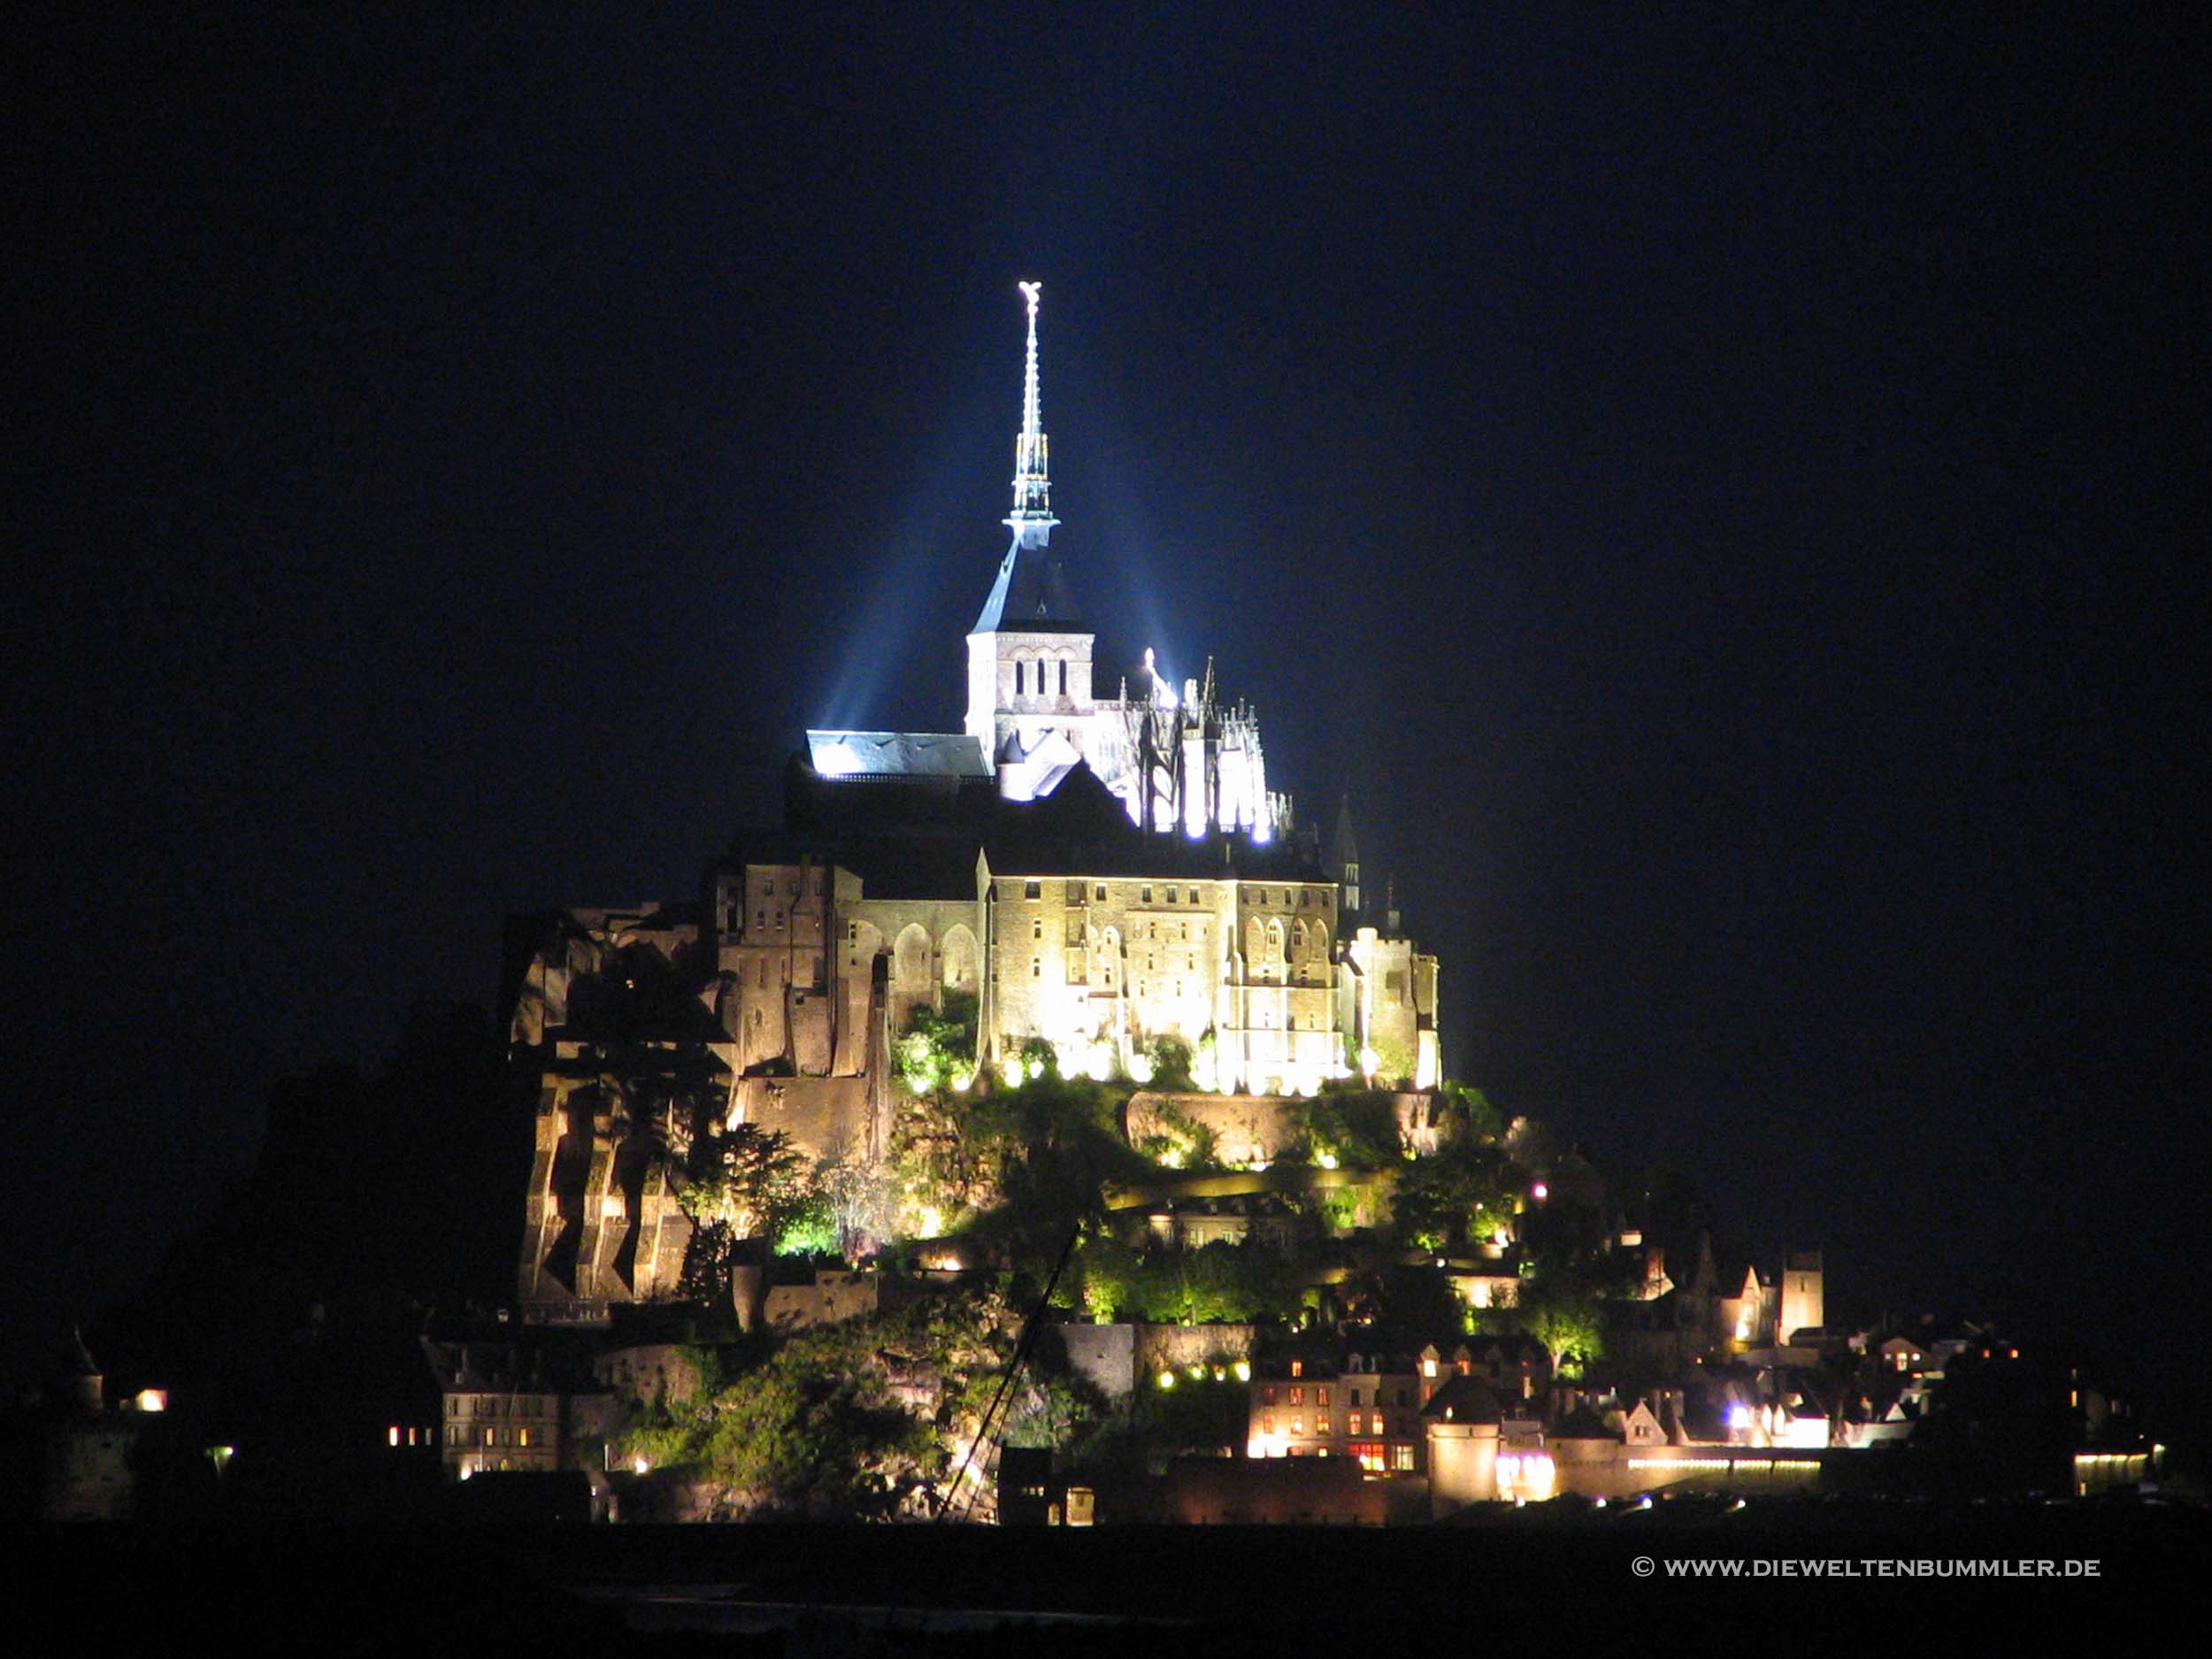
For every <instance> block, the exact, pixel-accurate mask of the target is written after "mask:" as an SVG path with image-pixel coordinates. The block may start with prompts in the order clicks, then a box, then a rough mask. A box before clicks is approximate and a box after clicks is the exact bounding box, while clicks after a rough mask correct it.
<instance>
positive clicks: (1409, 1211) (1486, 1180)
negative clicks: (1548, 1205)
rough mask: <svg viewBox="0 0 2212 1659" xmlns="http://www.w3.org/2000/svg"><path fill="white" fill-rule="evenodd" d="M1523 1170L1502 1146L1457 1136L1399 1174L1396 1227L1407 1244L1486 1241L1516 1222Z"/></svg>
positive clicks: (1438, 1247) (1393, 1205) (1393, 1201)
mask: <svg viewBox="0 0 2212 1659" xmlns="http://www.w3.org/2000/svg"><path fill="white" fill-rule="evenodd" d="M1521 1182H1522V1173H1521V1171H1520V1170H1519V1169H1518V1168H1517V1166H1516V1165H1515V1164H1514V1163H1513V1161H1512V1160H1511V1159H1510V1158H1509V1157H1507V1156H1505V1154H1504V1152H1503V1151H1502V1150H1501V1149H1500V1148H1497V1147H1495V1146H1493V1145H1488V1144H1486V1143H1484V1142H1482V1141H1477V1140H1474V1139H1471V1138H1467V1137H1463V1136H1458V1135H1454V1136H1451V1137H1449V1138H1448V1139H1447V1140H1446V1141H1445V1142H1444V1144H1443V1145H1442V1146H1441V1147H1440V1148H1437V1150H1435V1151H1434V1152H1432V1153H1431V1154H1429V1156H1426V1157H1425V1158H1417V1159H1415V1160H1414V1161H1413V1163H1412V1164H1410V1165H1409V1166H1408V1167H1407V1168H1406V1169H1405V1170H1404V1171H1402V1173H1401V1174H1400V1175H1399V1177H1398V1184H1397V1186H1396V1187H1395V1188H1394V1189H1393V1191H1392V1193H1391V1197H1390V1209H1391V1225H1392V1226H1393V1228H1394V1230H1395V1231H1396V1233H1397V1234H1398V1237H1399V1240H1400V1242H1402V1244H1404V1245H1405V1246H1406V1247H1407V1248H1410V1249H1417V1250H1430V1251H1442V1250H1447V1249H1451V1248H1455V1247H1458V1246H1461V1245H1465V1244H1481V1243H1485V1242H1487V1241H1488V1240H1490V1239H1491V1237H1492V1236H1493V1235H1494V1234H1495V1233H1498V1232H1500V1231H1501V1230H1502V1229H1504V1228H1506V1227H1508V1226H1509V1225H1511V1224H1512V1217H1513V1202H1514V1199H1515V1198H1516V1196H1517V1194H1518V1190H1519V1187H1520V1185H1521Z"/></svg>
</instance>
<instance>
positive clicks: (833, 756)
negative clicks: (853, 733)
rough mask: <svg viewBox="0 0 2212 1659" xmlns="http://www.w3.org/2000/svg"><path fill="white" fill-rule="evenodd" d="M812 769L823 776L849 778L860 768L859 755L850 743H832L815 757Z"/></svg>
mask: <svg viewBox="0 0 2212 1659" xmlns="http://www.w3.org/2000/svg"><path fill="white" fill-rule="evenodd" d="M814 770H815V771H817V772H820V773H821V774H822V776H824V777H825V778H849V777H851V776H852V775H853V773H855V772H858V771H859V770H860V757H859V756H857V755H856V754H854V753H853V748H852V745H851V744H850V743H846V742H835V743H832V744H831V745H830V746H829V747H828V748H827V749H823V750H822V751H821V753H820V754H819V755H818V756H817V757H816V758H815V762H814Z"/></svg>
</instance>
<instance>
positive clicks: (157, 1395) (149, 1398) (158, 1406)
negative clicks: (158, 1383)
mask: <svg viewBox="0 0 2212 1659" xmlns="http://www.w3.org/2000/svg"><path fill="white" fill-rule="evenodd" d="M132 1403H133V1404H134V1405H135V1406H137V1408H138V1409H140V1410H141V1411H166V1410H167V1409H169V1391H168V1390H167V1389H166V1388H141V1389H140V1390H139V1391H138V1394H137V1396H136V1397H135V1398H134V1400H133V1402H132Z"/></svg>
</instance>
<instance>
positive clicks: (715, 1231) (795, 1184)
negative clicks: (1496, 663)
mask: <svg viewBox="0 0 2212 1659" xmlns="http://www.w3.org/2000/svg"><path fill="white" fill-rule="evenodd" d="M806 1168H807V1165H806V1160H805V1158H804V1157H803V1156H801V1155H800V1154H799V1152H798V1151H797V1150H796V1149H795V1148H794V1147H793V1146H792V1145H791V1139H790V1137H789V1136H788V1135H787V1134H785V1133H783V1131H782V1130H780V1129H763V1128H761V1127H760V1126H759V1125H757V1124H733V1125H731V1126H730V1127H729V1128H727V1129H726V1130H723V1131H720V1132H718V1133H707V1134H702V1135H699V1136H697V1137H696V1138H695V1140H694V1141H693V1143H692V1148H691V1157H690V1159H689V1161H688V1165H687V1171H686V1172H685V1175H684V1177H683V1179H681V1181H680V1183H679V1184H678V1187H677V1191H676V1202H678V1203H679V1204H680V1205H681V1206H682V1208H683V1211H684V1213H685V1214H686V1215H687V1216H689V1217H691V1220H692V1225H693V1232H692V1240H691V1253H690V1255H689V1256H687V1258H686V1262H685V1278H686V1279H687V1280H688V1281H689V1284H690V1287H691V1288H692V1289H693V1291H694V1292H695V1294H704V1295H709V1296H712V1297H716V1298H720V1297H723V1296H726V1295H727V1294H728V1293H729V1289H730V1283H731V1273H732V1270H733V1269H734V1268H735V1266H736V1265H737V1261H738V1256H739V1252H740V1249H741V1247H742V1246H743V1245H745V1244H746V1243H748V1242H749V1241H750V1240H757V1239H773V1238H774V1237H775V1235H776V1233H778V1232H779V1231H780V1229H781V1228H782V1226H783V1225H784V1224H785V1223H786V1222H787V1221H788V1220H789V1219H791V1217H793V1216H794V1215H795V1214H797V1213H798V1212H799V1210H801V1209H803V1207H804V1205H805V1203H806V1202H807V1200H808V1198H809V1196H810V1190H809V1183H808V1181H807V1179H806Z"/></svg>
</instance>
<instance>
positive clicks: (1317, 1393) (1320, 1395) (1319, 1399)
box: [1313, 1386, 1329, 1406]
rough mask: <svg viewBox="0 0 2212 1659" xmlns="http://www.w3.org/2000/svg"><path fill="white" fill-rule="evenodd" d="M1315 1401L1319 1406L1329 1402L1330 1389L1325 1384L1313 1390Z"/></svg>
mask: <svg viewBox="0 0 2212 1659" xmlns="http://www.w3.org/2000/svg"><path fill="white" fill-rule="evenodd" d="M1313 1402H1314V1404H1316V1405H1317V1406H1325V1405H1327V1404H1328V1403H1329V1391H1328V1388H1327V1387H1326V1386H1322V1387H1319V1388H1317V1389H1315V1390H1314V1391H1313Z"/></svg>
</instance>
